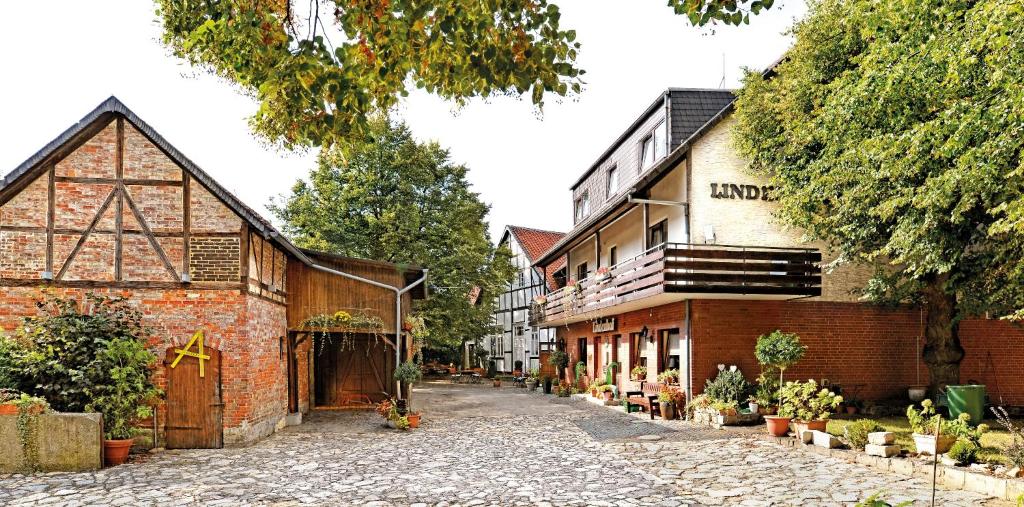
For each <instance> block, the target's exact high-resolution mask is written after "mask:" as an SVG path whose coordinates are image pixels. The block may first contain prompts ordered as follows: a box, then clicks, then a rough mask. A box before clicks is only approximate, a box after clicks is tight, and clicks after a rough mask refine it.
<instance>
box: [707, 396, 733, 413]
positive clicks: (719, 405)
mask: <svg viewBox="0 0 1024 507" xmlns="http://www.w3.org/2000/svg"><path fill="white" fill-rule="evenodd" d="M737 407H738V404H737V403H736V402H735V401H733V400H715V399H712V401H711V408H712V410H715V411H717V412H718V415H727V416H732V415H736V413H737Z"/></svg>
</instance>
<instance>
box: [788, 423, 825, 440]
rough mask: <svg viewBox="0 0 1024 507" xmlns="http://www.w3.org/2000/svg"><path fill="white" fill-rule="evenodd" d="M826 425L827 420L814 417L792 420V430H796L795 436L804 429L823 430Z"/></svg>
mask: <svg viewBox="0 0 1024 507" xmlns="http://www.w3.org/2000/svg"><path fill="white" fill-rule="evenodd" d="M827 426H828V420H826V419H816V420H813V421H801V420H799V419H794V420H793V431H795V432H796V434H797V437H799V436H800V434H801V433H803V432H805V431H825V428H826V427H827Z"/></svg>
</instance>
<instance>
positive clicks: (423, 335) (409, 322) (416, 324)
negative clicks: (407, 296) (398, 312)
mask: <svg viewBox="0 0 1024 507" xmlns="http://www.w3.org/2000/svg"><path fill="white" fill-rule="evenodd" d="M402 329H403V330H404V331H405V332H407V333H409V335H410V336H412V346H413V351H412V353H413V356H414V357H415V356H418V355H419V353H420V350H422V349H423V345H424V344H425V343H426V340H427V337H428V336H430V330H429V329H427V322H426V319H424V318H423V317H420V316H419V315H408V316H406V317H405V322H403V323H402Z"/></svg>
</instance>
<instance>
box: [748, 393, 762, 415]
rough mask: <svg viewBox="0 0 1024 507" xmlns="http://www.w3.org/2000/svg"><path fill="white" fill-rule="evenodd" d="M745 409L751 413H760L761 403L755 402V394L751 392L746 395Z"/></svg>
mask: <svg viewBox="0 0 1024 507" xmlns="http://www.w3.org/2000/svg"><path fill="white" fill-rule="evenodd" d="M747 410H749V411H750V413H751V414H759V413H761V405H760V404H758V402H757V396H754V395H753V394H752V395H750V396H748V397H747Z"/></svg>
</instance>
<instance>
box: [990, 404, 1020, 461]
mask: <svg viewBox="0 0 1024 507" xmlns="http://www.w3.org/2000/svg"><path fill="white" fill-rule="evenodd" d="M992 413H993V414H995V416H996V420H997V421H999V424H1000V425H1002V427H1003V428H1006V431H1007V432H1009V433H1010V436H1011V437H1012V438H1011V440H1010V442H1009V443H1008V444H1006V445H1003V446H1002V451H1003V454H1004V455H1005V456H1006V458H1007V459H1009V460H1010V463H1011V464H1013V466H1015V467H1017V468H1024V428H1021V427H1020V426H1017V425H1016V424H1014V423H1013V421H1012V420H1011V419H1010V414H1008V413H1006V409H1005V408H1003V407H992Z"/></svg>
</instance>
